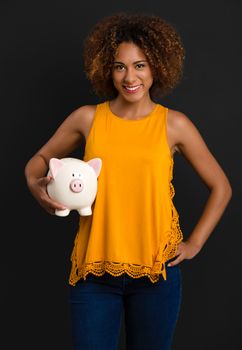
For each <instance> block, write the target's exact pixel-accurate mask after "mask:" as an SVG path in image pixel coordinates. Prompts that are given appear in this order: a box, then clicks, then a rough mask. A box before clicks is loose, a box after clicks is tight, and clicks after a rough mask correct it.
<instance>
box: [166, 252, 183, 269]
mask: <svg viewBox="0 0 242 350" xmlns="http://www.w3.org/2000/svg"><path fill="white" fill-rule="evenodd" d="M182 260H183V258H182V255H181V254H180V255H179V256H178V257H177V258H176V259H175V260H173V261H171V262H170V263H169V264H168V265H167V266H168V267H171V266H175V265H177V264H179V263H180V262H181V261H182Z"/></svg>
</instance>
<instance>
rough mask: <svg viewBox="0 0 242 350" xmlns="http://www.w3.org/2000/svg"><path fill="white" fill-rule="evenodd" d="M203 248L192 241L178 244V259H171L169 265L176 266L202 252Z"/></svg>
mask: <svg viewBox="0 0 242 350" xmlns="http://www.w3.org/2000/svg"><path fill="white" fill-rule="evenodd" d="M200 250H201V248H200V247H199V246H197V245H195V244H194V243H192V242H189V241H184V242H181V243H180V244H179V245H178V246H177V252H176V257H177V258H176V259H175V260H173V261H171V262H170V263H169V264H168V265H167V266H169V267H170V266H175V265H177V264H179V263H180V262H181V261H183V260H184V259H192V258H194V256H196V255H197V254H198V253H199V252H200Z"/></svg>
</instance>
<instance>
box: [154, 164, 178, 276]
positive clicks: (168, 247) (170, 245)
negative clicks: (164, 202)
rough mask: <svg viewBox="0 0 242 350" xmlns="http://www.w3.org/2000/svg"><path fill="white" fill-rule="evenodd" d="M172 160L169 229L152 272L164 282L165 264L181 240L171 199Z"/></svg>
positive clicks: (176, 215) (175, 211) (174, 253)
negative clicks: (159, 275)
mask: <svg viewBox="0 0 242 350" xmlns="http://www.w3.org/2000/svg"><path fill="white" fill-rule="evenodd" d="M173 167H174V159H173V158H171V165H170V173H169V187H170V203H171V209H172V221H171V228H170V230H169V231H167V232H166V233H167V234H166V235H165V237H164V239H163V240H162V242H161V244H160V249H159V252H158V254H157V257H156V261H155V263H154V265H153V272H155V273H161V274H162V276H163V277H164V279H165V280H166V269H165V262H166V261H167V260H170V259H172V258H173V257H175V256H176V251H177V246H178V244H179V243H180V242H181V241H182V240H183V233H182V230H181V228H180V224H179V214H178V212H177V210H176V208H175V206H174V203H173V197H174V195H175V189H174V186H173V184H172V180H173Z"/></svg>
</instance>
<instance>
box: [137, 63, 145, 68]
mask: <svg viewBox="0 0 242 350" xmlns="http://www.w3.org/2000/svg"><path fill="white" fill-rule="evenodd" d="M144 66H145V65H144V64H143V63H138V64H137V65H136V67H139V68H143V67H144Z"/></svg>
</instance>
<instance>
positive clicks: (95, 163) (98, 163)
mask: <svg viewBox="0 0 242 350" xmlns="http://www.w3.org/2000/svg"><path fill="white" fill-rule="evenodd" d="M87 164H88V165H90V166H91V167H92V168H93V170H94V171H95V173H96V175H97V177H98V176H99V174H100V171H101V167H102V159H101V158H93V159H90V160H89V161H88V162H87Z"/></svg>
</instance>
